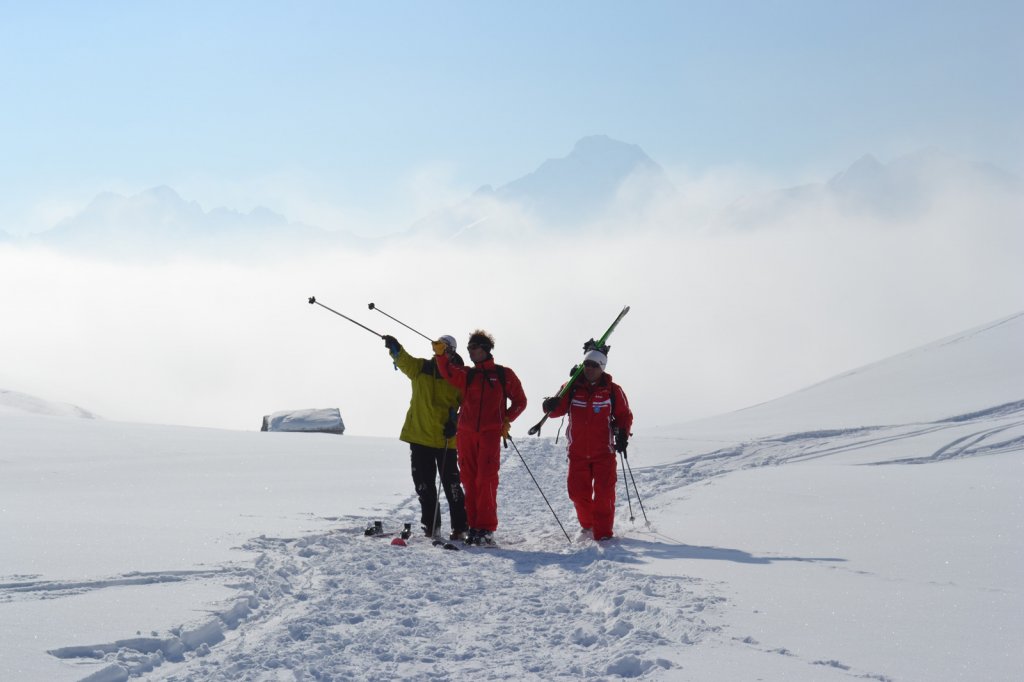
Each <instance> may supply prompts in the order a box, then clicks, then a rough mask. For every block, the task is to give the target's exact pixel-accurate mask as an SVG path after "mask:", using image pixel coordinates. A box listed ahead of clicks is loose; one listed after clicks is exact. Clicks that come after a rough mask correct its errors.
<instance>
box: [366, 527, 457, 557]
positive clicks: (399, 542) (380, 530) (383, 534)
mask: <svg viewBox="0 0 1024 682" xmlns="http://www.w3.org/2000/svg"><path fill="white" fill-rule="evenodd" d="M363 535H365V536H366V537H368V538H392V540H391V544H392V545H394V546H396V547H405V546H407V545H408V543H407V542H406V541H407V540H408V539H409V538H410V537H412V524H411V523H407V524H405V525H404V526H403V528H402V532H401V533H399V534H398V537H395V534H394V533H389V532H387V531H385V530H384V524H383V523H382V522H380V521H374V522H373V524H372V525H370V526H367V527H366V530H364V531H363ZM431 545H432V546H433V547H440V548H442V549H451V550H455V551H458V550H459V549H461V547H459V546H458V545H456V544H455V543H454V542H451V541H450V540H447V541H446V540H442V539H441V538H433V539H432V542H431Z"/></svg>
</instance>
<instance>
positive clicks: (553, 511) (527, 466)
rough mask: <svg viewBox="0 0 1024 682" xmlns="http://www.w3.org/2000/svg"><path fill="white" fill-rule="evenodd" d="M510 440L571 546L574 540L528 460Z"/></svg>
mask: <svg viewBox="0 0 1024 682" xmlns="http://www.w3.org/2000/svg"><path fill="white" fill-rule="evenodd" d="M508 440H509V442H510V443H512V447H514V448H515V449H516V454H517V455H519V459H521V460H522V461H523V466H524V467H526V472H527V473H528V474H530V478H532V479H533V484H534V485H535V486H537V490H539V491H540V496H541V497H543V498H544V501H545V502H547V505H548V509H550V510H551V515H552V516H554V517H555V521H558V527H559V528H561V529H562V532H563V533H565V539H566V540H568V541H569V544H570V545H571V544H572V538H570V537H569V533H567V532H566V530H565V526H563V525H562V521H561V519H559V518H558V514H556V513H555V508H554V507H552V506H551V503H550V502H548V496H547V495H545V494H544V490H543V489H542V488H541V487H540V483H537V477H536V476H534V475H533V472H532V471H530V465H529V464H527V463H526V459H525V458H524V457H523V453H521V452H519V446H518V445H516V442H515V441H514V440H512V436H509V437H508Z"/></svg>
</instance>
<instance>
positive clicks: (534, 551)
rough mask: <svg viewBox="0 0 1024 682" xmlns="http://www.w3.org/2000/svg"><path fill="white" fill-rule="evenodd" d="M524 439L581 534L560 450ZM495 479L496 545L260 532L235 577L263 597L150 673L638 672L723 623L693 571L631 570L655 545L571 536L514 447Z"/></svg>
mask: <svg viewBox="0 0 1024 682" xmlns="http://www.w3.org/2000/svg"><path fill="white" fill-rule="evenodd" d="M516 444H517V445H518V447H519V450H520V452H521V453H522V455H523V458H524V459H526V460H527V462H528V464H529V466H530V469H531V470H532V471H533V473H534V475H535V476H536V477H537V479H538V481H540V483H541V486H542V487H544V489H545V490H544V492H545V494H546V495H547V496H548V499H549V500H550V501H551V502H552V504H553V506H554V507H555V510H556V511H557V513H558V515H559V517H560V518H561V520H562V523H563V524H565V525H566V528H567V529H574V530H573V531H571V534H572V535H574V536H575V535H576V532H575V531H576V530H578V524H576V522H575V515H574V513H573V512H572V508H571V503H569V502H568V500H567V499H566V496H565V493H564V490H562V487H563V485H564V466H565V464H564V450H563V449H562V448H561V447H558V446H555V445H553V443H551V441H548V440H539V441H538V440H530V441H527V440H525V439H524V440H523V441H517V443H516ZM501 476H502V480H501V486H500V492H499V513H500V514H501V519H502V521H501V526H500V528H499V531H498V533H497V534H496V537H497V538H498V541H499V543H500V546H499V547H497V548H467V549H466V550H465V551H462V552H451V551H444V550H443V549H440V548H437V547H434V546H432V545H431V544H430V540H429V538H426V537H423V536H414V537H413V538H412V539H411V540H410V542H409V546H408V547H396V546H391V545H390V540H389V539H386V538H372V537H365V536H363V533H362V529H363V528H364V527H365V525H366V521H367V520H368V519H366V518H360V519H356V518H349V519H346V520H344V521H343V523H345V526H346V527H345V528H342V529H339V530H336V531H332V532H329V533H324V534H319V535H313V536H309V537H304V538H296V539H275V538H265V537H264V538H258V539H255V540H252V541H251V542H250V543H248V545H247V546H246V549H250V550H258V551H260V552H261V555H260V557H259V559H258V560H257V562H256V565H255V567H254V568H253V569H252V570H251V571H250V574H249V576H248V584H245V585H240V587H241V588H242V589H244V590H245V591H246V592H251V594H252V598H253V603H256V604H258V607H257V608H255V609H254V610H252V611H251V613H249V614H248V618H247V620H245V621H244V622H242V623H241V624H240V625H238V627H237V628H236V629H234V630H230V631H228V632H227V637H226V641H223V642H219V643H214V644H215V646H212V647H205V648H202V649H201V650H200V651H199V653H200V654H201V655H199V656H196V657H193V658H191V660H188V661H187V662H185V663H181V664H163V665H161V666H160V667H159V668H157V669H156V670H155V671H154V672H153V673H152V674H153V677H152V679H165V680H180V681H183V680H249V679H254V678H260V679H279V678H278V676H277V675H275V672H274V671H277V672H280V673H281V677H280V679H311V680H340V679H387V678H392V679H395V678H403V679H426V678H430V679H465V678H468V677H471V676H481V677H486V678H488V679H531V678H533V679H536V678H541V677H542V678H546V679H553V678H554V679H557V678H579V677H604V676H616V677H636V676H640V675H644V674H645V673H648V672H653V671H656V670H658V669H661V670H667V669H670V668H672V667H673V665H674V664H673V663H672V661H671V660H669V659H668V658H665V657H660V656H659V653H658V649H659V647H660V646H662V645H667V646H668V649H671V648H675V647H678V646H679V645H680V644H684V645H689V644H695V643H697V642H699V641H701V640H702V639H703V638H704V637H705V636H707V634H708V633H710V632H714V631H715V630H716V629H717V626H715V625H713V624H712V623H710V622H709V621H708V620H706V618H705V616H706V613H705V612H706V610H708V609H709V607H714V606H715V604H716V603H717V602H718V601H720V598H719V597H715V596H713V595H708V594H707V593H706V592H707V590H705V589H695V588H697V585H696V583H697V582H698V581H696V580H691V579H688V578H685V577H679V576H657V575H649V574H645V573H642V572H640V571H638V570H637V565H638V564H639V563H640V561H639V559H638V557H637V555H636V553H637V551H642V548H643V547H645V546H646V545H648V544H650V543H647V542H645V541H641V540H634V539H630V538H629V537H625V538H621V539H618V540H613V541H611V542H609V543H605V544H600V545H599V544H598V543H596V542H594V541H593V540H591V539H589V538H586V537H584V536H582V534H581V535H580V537H579V538H576V537H574V543H573V544H570V543H568V542H567V541H566V539H565V536H564V535H563V534H562V532H561V530H560V529H559V527H558V524H557V523H556V522H555V519H554V518H553V517H552V515H551V512H550V510H549V509H548V507H547V505H546V504H545V503H544V501H543V499H542V498H541V496H540V493H539V492H538V490H537V487H536V486H535V485H534V483H533V480H532V479H531V478H530V476H529V473H528V472H527V471H526V469H525V468H524V466H523V464H522V462H521V461H520V459H519V456H518V455H517V454H516V453H515V451H514V450H513V449H511V448H510V449H508V450H507V451H505V452H504V453H503V461H502V468H501ZM624 506H625V505H623V507H624ZM417 508H418V505H417V503H416V501H415V499H414V498H412V497H410V498H409V499H408V500H406V501H405V502H404V503H403V504H401V505H400V506H399V508H397V509H395V510H394V511H393V513H392V514H391V516H390V518H385V519H383V520H384V523H385V527H386V528H390V529H391V530H398V529H400V528H401V523H402V522H404V521H411V520H413V519H415V518H416V513H417ZM620 512H622V513H623V514H626V513H627V512H625V511H624V510H620ZM620 523H621V521H620ZM625 523H626V526H628V525H629V522H628V520H627V521H625ZM620 529H621V530H625V528H624V527H620Z"/></svg>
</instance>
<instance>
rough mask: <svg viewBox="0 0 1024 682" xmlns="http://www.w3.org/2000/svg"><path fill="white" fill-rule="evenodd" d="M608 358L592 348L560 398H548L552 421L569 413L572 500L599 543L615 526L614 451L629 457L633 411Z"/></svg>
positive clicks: (547, 412) (578, 515) (548, 411)
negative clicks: (608, 370)
mask: <svg viewBox="0 0 1024 682" xmlns="http://www.w3.org/2000/svg"><path fill="white" fill-rule="evenodd" d="M607 364H608V356H607V355H606V354H604V353H602V352H601V351H600V350H596V349H595V350H590V351H589V352H587V354H586V356H585V358H584V360H583V372H582V373H581V374H580V376H578V377H577V378H576V381H575V382H573V384H572V386H570V387H569V388H568V390H566V391H565V392H564V393H562V396H561V397H560V398H557V397H556V398H546V399H545V400H544V412H545V413H546V414H547V415H548V416H549V417H561V416H562V415H564V414H568V415H569V431H568V440H569V475H568V480H567V486H568V489H569V499H570V500H572V502H573V504H574V505H576V517H577V518H578V519H579V521H580V526H581V527H582V528H583V530H584V531H591V532H592V533H593V536H594V539H595V540H607V539H609V538H611V537H612V535H613V532H612V525H613V524H614V522H615V482H616V480H617V477H616V461H615V453H616V452H621V453H622V454H623V456H625V454H626V445H627V444H628V442H629V430H630V428H632V426H633V413H632V412H631V411H630V409H629V402H628V401H627V400H626V394H625V393H624V392H623V390H622V387H621V386H619V385H618V384H616V383H615V382H614V381H612V376H611V375H610V374H607V373H606V372H605V371H604V368H605V366H606V365H607Z"/></svg>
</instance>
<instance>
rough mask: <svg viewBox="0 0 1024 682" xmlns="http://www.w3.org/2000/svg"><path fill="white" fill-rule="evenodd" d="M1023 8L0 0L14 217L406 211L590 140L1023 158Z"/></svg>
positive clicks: (7, 183)
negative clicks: (187, 210)
mask: <svg viewBox="0 0 1024 682" xmlns="http://www.w3.org/2000/svg"><path fill="white" fill-rule="evenodd" d="M1022 8H1024V3H1020V2H971V3H968V2H872V1H859V2H841V1H834V2H831V1H816V2H801V1H795V0H794V1H780V2H768V1H762V2H722V3H710V2H707V3H688V2H565V3H551V2H517V3H508V2H445V3H426V2H419V3H411V2H387V3H383V2H365V3H353V2H274V3H270V2H173V3H155V2H96V3H80V2H46V1H43V2H33V3H25V2H9V1H6V0H2V1H0V63H2V64H3V66H2V67H0V91H2V101H3V105H2V107H0V131H2V132H0V135H2V145H0V186H2V189H0V230H6V231H8V232H21V231H24V230H29V229H31V230H37V229H41V228H42V227H44V226H45V223H46V222H47V221H50V220H53V219H56V218H59V217H60V215H61V214H62V213H67V212H69V211H73V210H74V209H75V208H76V207H80V206H81V205H84V203H85V202H87V201H88V200H89V199H90V198H91V197H92V196H94V195H95V194H97V193H99V192H101V191H105V190H115V191H122V192H133V191H141V190H142V189H145V188H147V187H150V186H153V185H157V184H168V185H171V186H172V187H175V188H177V189H179V191H181V193H182V194H183V195H185V197H186V198H188V199H197V200H199V201H200V203H202V204H203V206H204V208H207V209H209V208H212V207H214V206H217V205H227V206H229V207H231V208H236V209H238V210H249V209H251V208H252V207H253V206H255V205H258V204H263V205H267V206H269V207H270V208H273V209H275V210H280V211H281V212H284V213H290V212H291V213H294V212H295V211H294V207H295V205H296V204H295V201H294V200H293V201H292V202H290V203H289V202H288V201H285V199H284V198H282V196H283V194H284V192H282V195H281V196H275V194H274V192H271V191H268V189H267V188H268V187H269V186H271V185H273V184H274V182H275V179H279V178H284V177H286V178H288V179H289V180H288V182H290V183H291V184H292V185H293V187H294V185H307V186H306V187H305V188H304V190H303V194H302V196H303V197H304V198H305V199H308V200H309V201H310V202H313V203H319V204H322V205H331V206H334V207H336V208H338V215H343V214H345V213H346V212H351V213H353V214H362V215H379V216H382V217H385V218H386V219H387V220H394V221H396V222H398V223H401V222H403V221H406V220H412V219H414V218H415V217H417V216H416V212H417V211H419V210H423V208H424V205H423V202H422V197H421V198H420V203H419V204H417V205H415V206H414V205H413V204H414V203H415V202H414V198H413V197H412V196H411V194H412V190H411V189H410V184H411V183H412V181H413V180H412V179H413V178H414V177H416V176H417V174H418V173H424V172H425V173H428V174H429V173H435V174H436V173H440V174H441V175H442V176H443V178H444V181H445V182H447V183H449V184H451V185H453V186H455V187H457V188H460V189H461V188H466V189H467V190H468V191H471V190H472V189H473V188H475V187H476V186H478V185H481V184H485V183H487V184H492V185H500V184H503V183H505V182H508V181H510V180H513V179H515V178H516V177H519V176H521V175H523V174H525V173H527V172H529V171H531V170H533V169H534V168H535V167H536V166H537V165H538V164H539V163H540V162H541V161H543V160H544V159H545V158H549V157H558V156H564V155H565V154H567V153H568V152H569V150H570V149H571V147H572V144H573V143H574V142H575V141H576V140H577V139H579V138H580V137H583V136H585V135H590V134H595V133H602V134H607V135H610V136H612V137H614V138H617V139H620V140H623V141H626V142H631V143H636V144H639V145H640V146H641V147H643V148H644V149H645V150H646V151H647V153H648V154H650V155H651V156H652V157H653V158H654V159H655V160H656V161H658V162H660V163H662V164H663V165H666V166H668V167H670V168H686V169H689V170H692V171H695V172H701V171H704V170H707V169H712V168H716V167H722V166H735V165H742V166H747V167H751V168H755V169H758V170H759V171H762V172H765V173H769V174H773V175H776V176H778V177H779V178H782V179H793V180H797V179H806V178H807V176H809V175H814V174H815V173H826V172H832V171H836V170H840V169H841V168H842V167H843V166H844V165H846V164H848V163H850V162H852V161H853V160H854V159H856V158H857V157H858V156H860V155H861V154H863V153H866V152H872V153H875V154H876V155H877V156H879V158H881V159H882V160H883V161H886V160H889V159H891V158H892V157H894V156H897V155H900V154H903V153H908V152H911V151H914V150H916V149H919V148H921V147H925V146H938V147H941V148H944V149H946V150H947V151H949V152H952V153H954V154H957V155H960V156H963V157H965V158H968V159H971V160H977V161H989V162H992V163H995V164H997V165H1000V166H1002V167H1004V168H1007V169H1009V170H1011V171H1014V172H1017V173H1021V172H1022V171H1024V167H1022V162H1021V158H1022V156H1024V123H1022V121H1024V115H1022V114H1024V76H1022V74H1024V47H1022V46H1024V28H1022V27H1024V9H1022ZM424 169H426V170H424ZM438 169H440V171H439V170H438ZM821 179H823V178H821ZM428 205H429V202H428ZM311 214H312V213H311ZM289 217H293V218H294V217H296V216H294V215H290V216H289ZM298 217H300V218H302V217H305V216H301V215H300V216H298ZM324 227H346V225H324ZM347 227H353V226H351V225H349V226H347ZM396 227H402V225H397V226H396Z"/></svg>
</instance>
